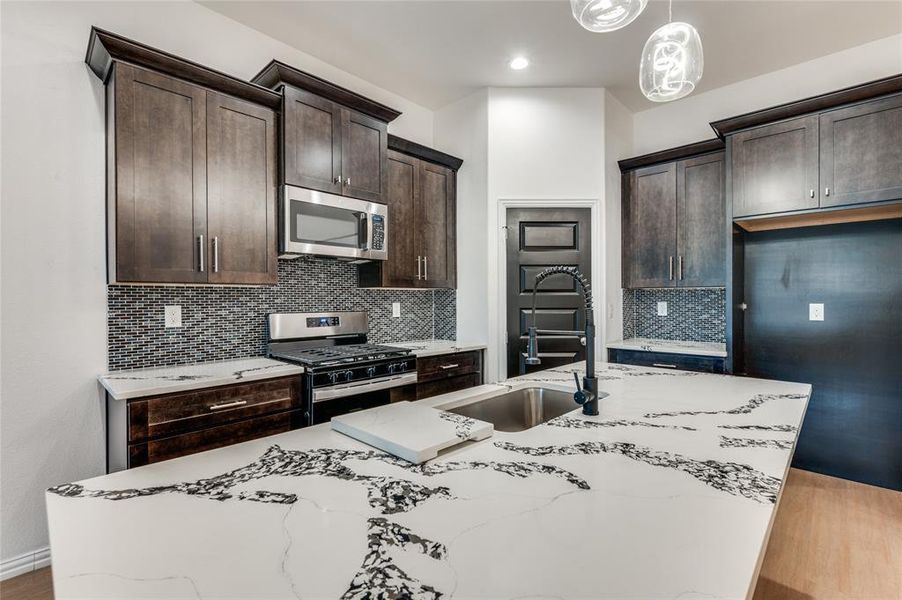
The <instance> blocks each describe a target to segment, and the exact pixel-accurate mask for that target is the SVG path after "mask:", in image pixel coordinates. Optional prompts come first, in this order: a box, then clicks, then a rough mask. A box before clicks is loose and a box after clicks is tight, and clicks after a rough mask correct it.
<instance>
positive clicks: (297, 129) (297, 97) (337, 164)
mask: <svg viewBox="0 0 902 600" xmlns="http://www.w3.org/2000/svg"><path fill="white" fill-rule="evenodd" d="M283 93H284V97H285V103H284V108H283V119H284V126H283V131H282V134H283V145H282V161H283V163H282V171H283V173H284V178H285V183H288V184H290V185H296V186H299V187H305V188H310V189H314V190H319V191H321V192H329V193H332V194H341V190H342V179H341V168H342V164H341V161H342V157H341V137H342V124H341V107H339V106H338V105H337V104H335V103H334V102H331V101H330V100H325V99H323V98H320V97H319V96H317V95H316V94H311V93H310V92H305V91H304V90H299V89H297V88H293V87H291V86H285V88H284V90H283Z"/></svg>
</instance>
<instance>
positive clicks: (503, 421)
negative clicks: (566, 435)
mask: <svg viewBox="0 0 902 600" xmlns="http://www.w3.org/2000/svg"><path fill="white" fill-rule="evenodd" d="M577 408H579V405H577V404H576V402H574V401H573V394H572V393H570V392H561V391H558V390H552V389H548V388H542V387H527V388H522V389H519V390H514V391H513V392H507V393H504V394H499V395H497V396H492V397H490V398H486V399H485V400H480V401H478V402H474V403H472V404H465V405H463V406H457V407H455V408H446V409H444V410H447V411H448V412H452V413H454V414H458V415H463V416H465V417H472V418H474V419H480V420H482V421H488V422H489V423H491V424H492V425H494V426H495V430H496V431H508V432H511V431H524V430H526V429H529V428H531V427H535V426H536V425H540V424H542V423H545V422H546V421H550V420H551V419H553V418H555V417H559V416H561V415H563V414H566V413H568V412H570V411H572V410H576V409H577Z"/></svg>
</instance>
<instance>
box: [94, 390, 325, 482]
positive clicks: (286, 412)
mask: <svg viewBox="0 0 902 600" xmlns="http://www.w3.org/2000/svg"><path fill="white" fill-rule="evenodd" d="M308 422H309V415H308V414H307V413H306V408H305V407H304V403H303V389H302V385H301V378H300V377H299V376H291V377H279V378H275V379H268V380H263V381H253V382H248V383H240V384H235V385H226V386H220V387H215V388H205V389H199V390H191V391H188V392H176V393H173V394H164V395H160V396H152V397H148V398H135V399H133V400H114V399H112V398H108V400H107V471H108V472H113V471H119V470H122V469H129V468H132V467H139V466H142V465H146V464H150V463H154V462H159V461H161V460H168V459H170V458H176V457H178V456H185V455H188V454H194V453H196V452H203V451H205V450H211V449H213V448H219V447H222V446H228V445H230V444H237V443H239V442H245V441H248V440H253V439H257V438H261V437H265V436H267V435H274V434H277V433H283V432H285V431H289V430H291V429H298V428H300V427H303V426H305V425H307V424H308Z"/></svg>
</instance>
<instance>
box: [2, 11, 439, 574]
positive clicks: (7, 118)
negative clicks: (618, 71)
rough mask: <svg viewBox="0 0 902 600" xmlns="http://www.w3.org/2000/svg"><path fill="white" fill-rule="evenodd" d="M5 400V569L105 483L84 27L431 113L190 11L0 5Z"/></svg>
mask: <svg viewBox="0 0 902 600" xmlns="http://www.w3.org/2000/svg"><path fill="white" fill-rule="evenodd" d="M0 10H2V15H0V21H2V24H0V27H2V30H0V31H2V36H0V37H2V97H0V102H2V107H3V112H2V123H0V126H2V133H3V135H2V176H3V179H2V189H0V193H2V217H0V221H2V232H0V237H2V265H0V268H2V280H3V286H2V304H0V311H2V387H0V398H2V400H0V401H2V404H0V437H2V441H0V443H2V446H0V450H2V456H0V489H2V498H0V504H2V511H0V512H2V532H3V535H2V546H0V557H2V559H3V560H4V561H7V560H9V559H11V558H13V557H17V556H19V555H22V554H25V553H30V552H33V551H36V550H38V549H40V548H42V547H44V546H46V544H47V530H46V525H45V514H44V500H43V492H44V490H45V489H46V488H48V487H50V486H52V485H55V484H58V483H63V482H68V481H75V480H78V479H83V478H86V477H90V476H93V475H98V474H101V473H102V472H103V471H104V468H105V467H104V456H105V453H104V429H103V420H104V416H103V415H104V412H103V402H102V394H101V392H100V388H99V387H98V385H97V383H96V380H95V378H96V376H97V375H98V374H99V373H101V372H103V371H104V370H105V369H106V361H107V354H106V281H105V264H104V261H105V250H104V248H105V225H104V214H105V212H104V206H105V204H104V202H105V200H104V180H105V167H104V160H105V157H104V122H103V114H104V104H103V95H102V86H101V84H100V82H99V81H98V80H97V79H96V78H95V77H94V76H93V75H92V74H91V73H90V72H89V71H88V69H87V67H86V66H85V64H84V54H85V47H86V44H87V42H88V33H89V31H90V27H91V25H97V26H99V27H102V28H104V29H109V30H111V31H114V32H117V33H121V34H123V35H125V36H128V37H132V38H134V39H137V40H139V41H142V42H145V43H147V44H150V45H152V46H156V47H159V48H162V49H165V50H167V51H169V52H172V53H175V54H178V55H181V56H184V57H186V58H189V59H192V60H195V61H197V62H200V63H202V64H206V65H209V66H211V67H214V68H217V69H220V70H222V71H225V72H228V73H232V74H235V75H237V76H240V77H250V76H252V75H254V74H255V73H256V72H257V71H258V70H259V69H260V68H261V67H262V66H263V65H264V64H266V63H267V62H268V61H269V60H270V59H272V58H278V59H280V60H283V61H285V62H287V63H289V64H293V65H297V66H298V67H300V68H302V69H305V70H308V71H311V72H313V73H315V74H317V75H319V76H322V77H325V78H327V79H329V80H331V81H334V82H336V83H338V84H340V85H343V86H346V87H349V88H351V89H354V90H356V91H359V92H361V93H362V94H365V95H367V96H370V97H372V98H374V99H376V100H379V101H381V102H384V103H385V104H388V105H390V106H392V107H394V108H397V109H399V110H401V111H403V113H404V114H403V115H402V116H401V117H400V118H399V119H398V120H397V121H395V122H394V123H392V125H391V130H392V132H393V133H396V134H398V135H401V136H403V137H407V138H410V139H413V140H415V141H418V142H421V143H424V144H430V143H431V142H432V126H433V121H432V118H433V115H432V112H431V111H429V110H427V109H425V108H423V107H420V106H418V105H416V104H414V103H412V102H409V101H407V100H405V99H404V98H401V97H399V96H397V95H395V94H392V93H390V92H388V91H386V90H383V89H380V88H378V87H376V86H373V85H371V84H368V83H366V82H364V81H362V80H360V79H359V78H356V77H354V76H352V75H349V74H347V73H344V72H342V71H339V70H337V69H335V68H333V67H331V66H329V65H327V64H325V63H323V62H321V61H319V60H317V59H315V58H313V57H311V56H308V55H305V54H302V53H300V52H298V51H296V50H294V49H292V48H290V47H288V46H287V45H285V44H283V43H281V42H278V41H276V40H273V39H271V38H269V37H266V36H264V35H263V34H261V33H259V32H257V31H255V30H253V29H250V28H247V27H245V26H243V25H240V24H238V23H237V22H235V21H232V20H230V19H228V18H226V17H224V16H222V15H219V14H218V13H214V12H212V11H210V10H208V9H206V8H204V7H202V6H200V5H198V4H195V3H193V2H173V3H168V2H167V3H155V2H147V3H145V2H142V3H128V2H121V3H74V2H64V3H58V4H56V3H42V2H35V3H12V2H3V3H0Z"/></svg>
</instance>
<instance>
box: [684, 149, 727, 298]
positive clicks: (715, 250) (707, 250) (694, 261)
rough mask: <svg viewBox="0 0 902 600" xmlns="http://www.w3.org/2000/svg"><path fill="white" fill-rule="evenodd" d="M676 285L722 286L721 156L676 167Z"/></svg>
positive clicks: (724, 269)
mask: <svg viewBox="0 0 902 600" xmlns="http://www.w3.org/2000/svg"><path fill="white" fill-rule="evenodd" d="M676 175H677V269H676V271H677V272H676V280H677V285H680V286H685V287H723V286H724V285H725V282H726V247H725V246H724V244H725V239H726V202H725V199H724V155H723V152H718V153H716V154H709V155H706V156H700V157H698V158H691V159H688V160H682V161H680V162H678V163H677V173H676Z"/></svg>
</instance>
